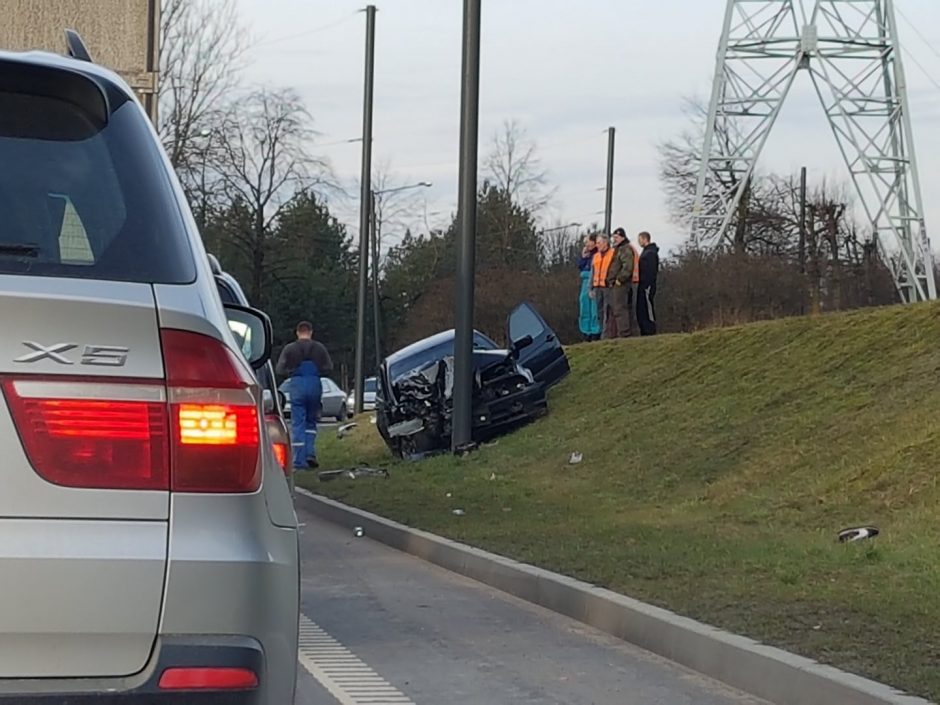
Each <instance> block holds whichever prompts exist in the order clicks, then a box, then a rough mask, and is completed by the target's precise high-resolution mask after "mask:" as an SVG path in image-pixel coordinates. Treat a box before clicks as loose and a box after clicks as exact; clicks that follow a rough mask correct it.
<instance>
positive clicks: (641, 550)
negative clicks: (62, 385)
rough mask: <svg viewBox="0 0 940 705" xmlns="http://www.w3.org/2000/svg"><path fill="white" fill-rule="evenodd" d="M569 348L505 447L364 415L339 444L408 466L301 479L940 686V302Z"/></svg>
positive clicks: (898, 677) (919, 683) (784, 640)
mask: <svg viewBox="0 0 940 705" xmlns="http://www.w3.org/2000/svg"><path fill="white" fill-rule="evenodd" d="M570 358H571V363H572V368H573V373H572V375H571V377H570V378H569V379H568V380H566V381H565V382H564V383H563V384H562V385H561V386H559V388H558V389H556V390H555V391H554V392H553V393H552V394H551V396H550V399H549V402H550V407H551V412H550V414H549V415H548V417H547V418H545V419H544V420H542V421H540V422H538V423H536V424H534V425H532V426H529V427H527V428H525V429H523V430H521V431H519V432H517V433H515V434H514V435H512V436H511V437H506V438H503V439H501V440H500V441H499V443H498V445H496V446H493V447H486V448H483V449H482V450H481V451H480V452H479V453H477V454H475V455H473V456H472V457H470V458H467V459H462V460H456V459H454V458H451V457H449V456H447V457H439V458H434V459H431V460H428V461H425V462H422V463H414V464H402V463H394V462H392V460H391V458H390V457H389V455H388V454H387V453H386V452H385V449H384V447H383V445H382V443H381V440H380V439H379V437H378V434H377V433H376V431H375V427H374V426H371V425H369V424H368V422H367V421H366V422H365V423H363V424H362V425H361V426H360V428H359V429H358V430H357V432H356V433H355V434H354V435H353V436H351V437H350V438H347V439H345V440H342V441H337V440H336V439H335V438H333V437H332V435H333V434H330V433H325V434H324V441H325V442H324V443H323V448H322V450H321V454H320V457H321V460H322V461H324V462H325V464H326V467H343V466H349V465H352V464H354V463H358V462H360V461H361V462H365V463H370V464H381V465H383V466H384V467H388V468H389V469H390V471H391V479H390V480H361V481H357V482H351V481H339V482H335V483H329V484H318V483H317V482H316V477H315V476H314V477H305V478H303V480H302V483H303V484H306V485H307V486H308V487H312V488H313V489H315V490H316V491H318V492H322V493H324V494H326V495H329V496H331V497H334V498H336V499H339V500H342V501H344V502H348V503H350V504H353V505H356V506H359V507H362V508H365V509H368V510H371V511H374V512H377V513H379V514H382V515H384V516H387V517H390V518H393V519H396V520H398V521H401V522H404V523H406V524H409V525H412V526H416V527H420V528H422V529H427V530H430V531H433V532H436V533H439V534H442V535H444V536H448V537H451V538H454V539H457V540H460V541H465V542H467V543H470V544H473V545H476V546H480V547H483V548H486V549H488V550H491V551H495V552H497V553H501V554H504V555H508V556H511V557H513V558H516V559H519V560H522V561H527V562H530V563H534V564H537V565H540V566H543V567H546V568H549V569H552V570H556V571H559V572H561V573H565V574H567V575H571V576H574V577H577V578H580V579H582V580H586V581H589V582H592V583H596V584H599V585H603V586H605V587H609V588H611V589H614V590H617V591H619V592H622V593H626V594H628V595H631V596H634V597H637V598H640V599H643V600H646V601H649V602H652V603H655V604H658V605H661V606H664V607H667V608H669V609H672V610H675V611H677V612H680V613H682V614H685V615H688V616H691V617H694V618H697V619H700V620H703V621H705V622H708V623H711V624H714V625H718V626H721V627H724V628H726V629H729V630H731V631H734V632H738V633H742V634H746V635H748V636H751V637H754V638H757V639H760V640H762V641H765V642H768V643H771V644H774V645H777V646H781V647H784V648H787V649H790V650H793V651H796V652H799V653H802V654H805V655H808V656H811V657H814V658H818V659H820V660H821V661H823V662H826V663H830V664H833V665H836V666H839V667H842V668H845V669H847V670H849V671H853V672H856V673H860V674H863V675H866V676H869V677H871V678H875V679H877V680H881V681H884V682H887V683H890V684H892V685H895V686H898V687H901V688H903V689H905V690H909V691H912V692H915V693H917V694H919V695H922V696H927V697H930V698H932V699H934V700H940V668H938V667H937V664H938V661H940V512H938V500H940V490H938V486H937V475H938V470H940V463H938V460H940V423H938V415H940V385H938V384H937V380H938V372H940V306H936V305H921V306H916V307H907V308H901V307H897V308H890V309H881V310H875V311H864V312H854V313H850V314H845V315H842V314H840V315H832V316H825V317H822V318H815V319H793V320H785V321H775V322H770V323H764V324H756V325H750V326H746V327H742V328H734V329H725V330H716V331H709V332H704V333H700V334H695V335H689V336H668V337H660V338H656V339H643V340H632V341H625V342H613V343H600V344H594V345H590V346H575V347H573V348H572V349H570ZM576 450H577V451H581V452H583V453H584V461H583V463H581V464H580V465H576V466H569V465H568V464H567V461H568V456H569V453H570V452H571V451H576ZM448 493H449V494H450V496H448ZM455 508H460V509H463V510H465V512H466V515H465V516H455V515H453V514H452V513H451V510H452V509H455ZM865 523H874V524H876V525H877V526H879V527H880V528H881V529H882V531H883V534H882V535H881V536H880V537H878V538H877V539H875V540H873V541H869V542H863V543H860V544H855V545H841V544H838V543H837V542H836V534H837V532H838V531H839V530H840V529H843V528H846V527H847V526H852V525H861V524H865Z"/></svg>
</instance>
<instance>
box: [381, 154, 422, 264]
mask: <svg viewBox="0 0 940 705" xmlns="http://www.w3.org/2000/svg"><path fill="white" fill-rule="evenodd" d="M411 183H413V181H411V180H410V179H407V178H406V177H403V176H401V175H400V174H398V173H396V172H395V171H394V169H393V167H392V164H391V161H389V160H388V159H383V160H381V161H379V162H378V163H377V165H376V166H375V168H374V169H373V171H372V192H373V193H374V194H375V213H374V216H375V233H376V239H377V240H378V250H379V255H380V256H381V253H382V252H384V251H386V250H387V249H388V248H387V247H385V244H386V243H385V242H384V240H385V239H386V235H387V233H388V232H389V231H390V230H394V231H398V232H399V233H401V237H404V234H405V233H406V232H407V231H409V230H410V229H412V228H413V227H415V225H417V224H419V223H421V219H422V217H423V214H424V213H426V211H427V204H426V201H425V198H424V196H423V194H422V193H421V191H420V190H419V189H402V190H398V189H401V187H402V186H406V185H410V184H411ZM399 241H400V239H399Z"/></svg>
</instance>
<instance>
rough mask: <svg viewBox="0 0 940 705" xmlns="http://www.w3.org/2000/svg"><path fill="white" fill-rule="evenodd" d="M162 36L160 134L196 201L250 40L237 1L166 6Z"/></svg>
mask: <svg viewBox="0 0 940 705" xmlns="http://www.w3.org/2000/svg"><path fill="white" fill-rule="evenodd" d="M160 35H161V36H160V72H161V80H160V94H159V106H160V110H159V114H160V120H159V125H158V131H159V133H160V138H161V140H162V141H163V146H164V148H165V149H166V151H167V154H168V155H169V158H170V162H171V163H172V164H173V167H174V168H175V169H176V170H177V172H178V173H179V174H180V177H181V179H182V180H183V182H184V185H185V186H187V190H188V191H190V195H191V196H192V191H194V190H198V179H197V174H198V172H199V171H200V169H201V167H202V165H203V164H204V163H205V162H206V161H207V160H208V159H211V158H212V156H214V154H215V152H214V151H213V149H212V146H213V144H212V137H213V135H214V129H215V127H216V126H217V125H218V123H219V122H220V120H221V117H222V115H223V114H224V112H225V111H226V109H227V105H228V103H229V102H230V100H231V96H232V93H233V92H234V91H235V89H236V88H237V87H238V85H239V82H240V78H241V69H242V66H243V60H244V57H245V51H246V47H247V41H246V40H247V35H246V32H245V30H244V28H243V25H242V24H241V21H240V19H239V16H238V6H237V0H164V4H163V11H162V14H161V30H160ZM203 175H204V172H203Z"/></svg>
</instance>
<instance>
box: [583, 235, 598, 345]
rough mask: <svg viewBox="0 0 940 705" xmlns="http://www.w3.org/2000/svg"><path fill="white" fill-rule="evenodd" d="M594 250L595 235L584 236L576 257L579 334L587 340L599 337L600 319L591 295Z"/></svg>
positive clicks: (595, 248) (595, 302) (595, 247)
mask: <svg viewBox="0 0 940 705" xmlns="http://www.w3.org/2000/svg"><path fill="white" fill-rule="evenodd" d="M596 251H597V235H588V236H586V237H585V238H584V247H583V248H582V250H581V256H580V257H579V258H578V271H579V272H580V273H581V293H580V295H579V298H578V303H579V309H580V316H579V318H578V327H579V328H580V329H581V335H583V336H584V339H585V340H588V341H591V340H600V339H601V320H600V316H598V313H597V301H595V300H594V299H593V298H592V297H591V262H592V261H593V259H594V253H595V252H596Z"/></svg>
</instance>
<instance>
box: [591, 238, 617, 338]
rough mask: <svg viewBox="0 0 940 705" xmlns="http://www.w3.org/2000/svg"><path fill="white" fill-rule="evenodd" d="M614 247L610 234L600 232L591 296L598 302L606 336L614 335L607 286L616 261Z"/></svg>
mask: <svg viewBox="0 0 940 705" xmlns="http://www.w3.org/2000/svg"><path fill="white" fill-rule="evenodd" d="M614 254H615V253H614V248H612V247H611V246H610V235H608V234H607V233H600V234H599V235H598V236H597V250H596V251H595V252H594V259H593V260H592V262H591V292H590V296H591V298H592V299H594V300H595V301H596V302H597V317H598V318H600V321H601V331H602V335H603V337H604V338H610V337H612V336H611V335H610V332H609V328H608V324H609V323H611V322H612V318H611V316H610V290H609V288H608V286H607V281H608V274H609V272H610V265H611V263H612V262H613V261H614Z"/></svg>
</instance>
